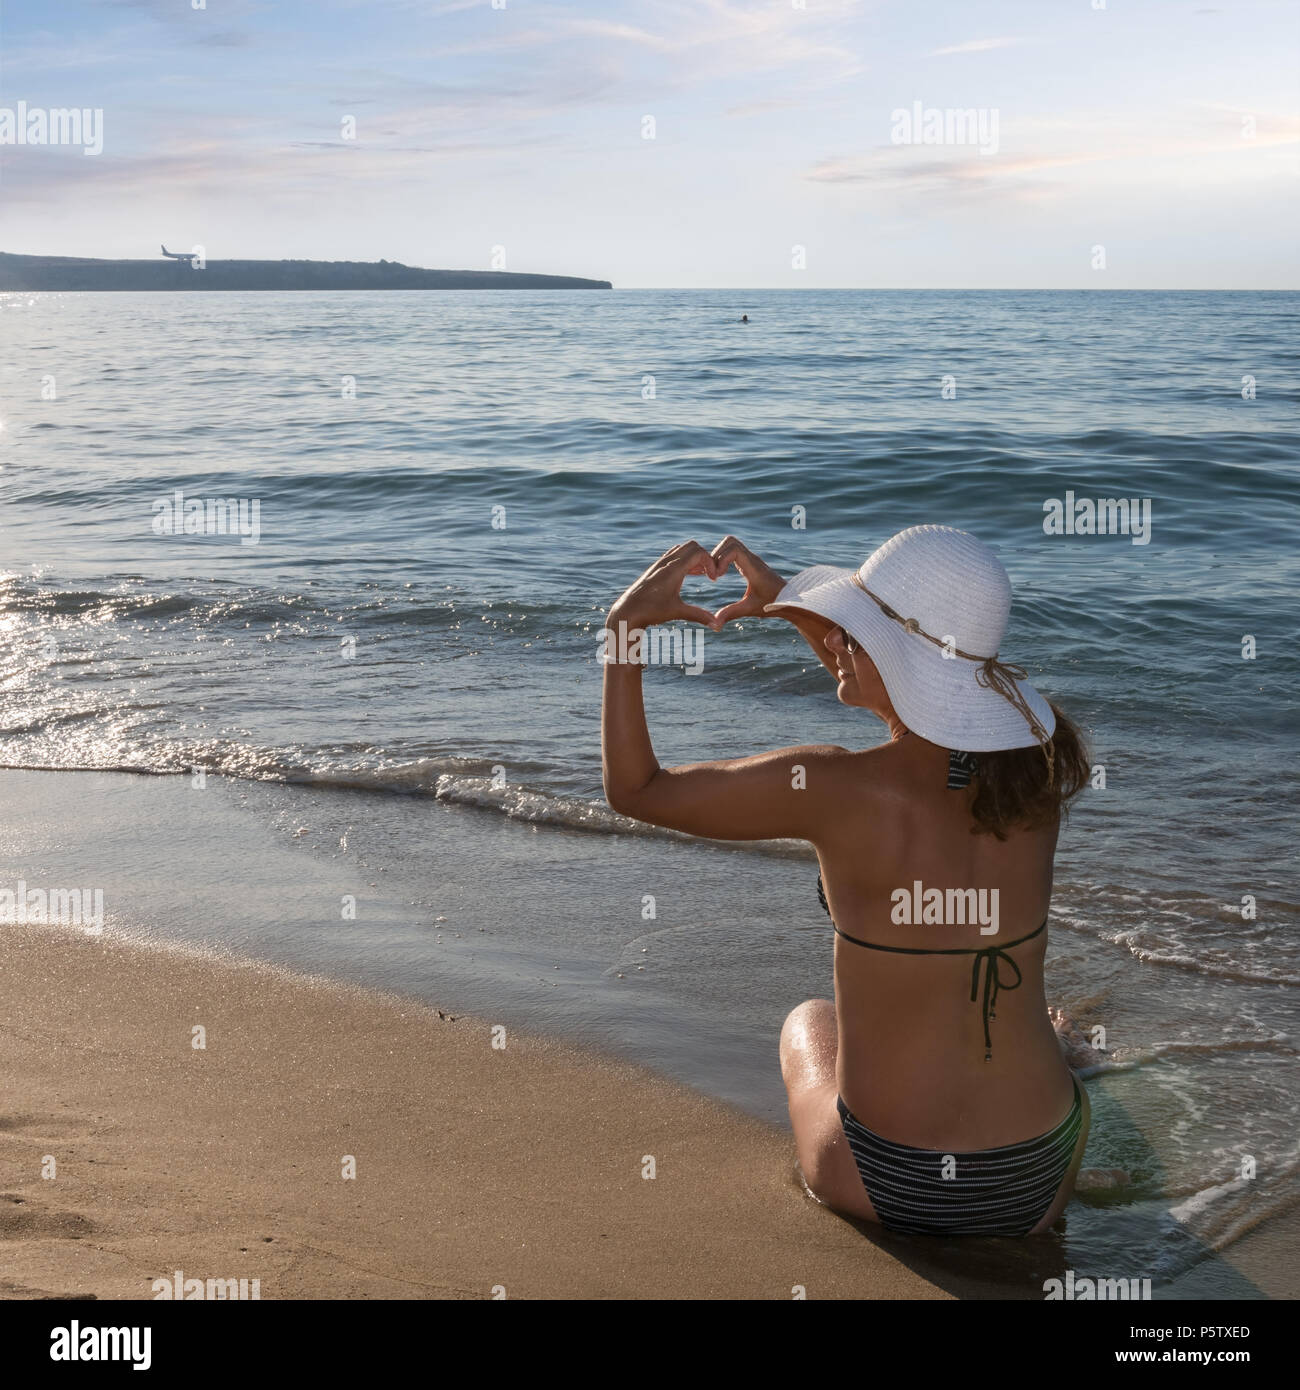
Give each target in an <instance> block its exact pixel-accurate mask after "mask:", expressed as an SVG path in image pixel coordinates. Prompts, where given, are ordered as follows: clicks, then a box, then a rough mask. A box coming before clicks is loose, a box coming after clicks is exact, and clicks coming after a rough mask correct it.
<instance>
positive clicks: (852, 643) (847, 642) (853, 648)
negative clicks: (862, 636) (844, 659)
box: [840, 627, 862, 656]
mask: <svg viewBox="0 0 1300 1390" xmlns="http://www.w3.org/2000/svg"><path fill="white" fill-rule="evenodd" d="M840 636H841V637H842V638H843V639H844V650H845V651H846V652H848V654H849V655H850V656H857V654H858V653H859V652H860V651H861V650H862V643H861V642H859V641H858V639H857V638H856V637H854V636H853V635H852V634H851V633H850V632H849V630H848V628H846V627H842V628H840Z"/></svg>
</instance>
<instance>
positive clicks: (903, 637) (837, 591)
mask: <svg viewBox="0 0 1300 1390" xmlns="http://www.w3.org/2000/svg"><path fill="white" fill-rule="evenodd" d="M856 574H857V571H856V570H849V569H840V568H838V567H837V566H835V565H813V566H811V567H810V568H809V569H806V570H801V571H800V572H799V573H798V574H796V575H795V577H794V578H793V579H791V580H790V581H789V582H788V583H787V584H786V585H785V587H784V588H783V589H782V590H781V592H780V593H779V594H778V595H777V597H776V599H775V601H774V602H772V603H769V604H768V605H767V608H766V610H765V611H767V612H769V613H770V612H772V610H773V609H777V608H802V609H805V610H806V611H808V612H809V613H816V614H817V615H818V616H819V617H822V618H828V619H829V620H830V621H831V622H833V623H837V624H838V625H839V626H840V627H842V628H843V629H844V630H845V631H846V632H848V633H850V634H852V636H854V637H855V638H857V640H858V641H859V642H860V643H861V644H862V646H863V648H864V649H865V650H866V653H867V655H868V656H869V657H870V658H871V659H872V661H874V662H875V664H876V669H877V670H878V671H879V672H880V679H881V680H882V681H883V682H884V685H885V690H886V692H887V693H888V695H889V699H890V703H891V704H892V705H893V706H894V709H895V710H896V711H897V713H898V717H899V718H900V719H901V720H902V721H903V723H904V724H906V725H907V727H908V728H909V729H910V730H911V731H912V732H913V733H915V734H919V735H920V736H921V737H922V738H924V739H928V740H929V741H930V742H931V743H937V744H939V745H940V746H941V747H943V748H952V749H960V750H963V751H965V752H968V753H993V752H997V751H999V750H1001V749H1005V748H1032V747H1037V745H1038V739H1037V738H1036V737H1035V736H1034V733H1033V731H1032V730H1031V729H1030V727H1029V724H1028V721H1027V720H1026V719H1025V717H1024V715H1023V714H1021V712H1020V711H1019V710H1018V709H1017V708H1016V707H1015V706H1014V705H1013V704H1012V703H1011V702H1010V701H1009V700H1008V699H1007V698H1006V697H1005V696H1003V695H999V694H998V692H997V691H996V690H991V689H988V688H986V687H985V686H982V685H979V684H978V683H977V681H976V679H975V674H976V672H977V671H978V670H979V669H980V668H979V665H978V663H976V662H974V661H970V660H968V659H966V658H965V657H959V656H952V657H946V656H944V654H943V649H942V648H940V647H937V646H936V645H935V644H934V643H933V642H930V641H928V640H927V639H926V638H924V637H922V636H921V635H920V634H919V633H914V632H908V631H907V629H906V628H905V627H904V626H903V625H902V623H900V622H896V621H895V620H894V619H893V618H887V617H886V616H885V614H884V613H883V612H882V611H881V609H880V605H879V604H878V603H876V601H875V600H874V599H873V598H871V597H870V596H869V595H868V594H866V593H864V592H863V591H862V589H861V588H859V587H858V584H857V583H856ZM944 635H945V634H943V633H936V634H935V636H937V637H940V638H942V637H943V636H944ZM1015 686H1016V688H1017V690H1019V692H1020V694H1021V695H1022V696H1023V697H1024V699H1025V702H1026V704H1027V705H1028V707H1029V708H1030V709H1031V710H1032V711H1033V713H1034V717H1035V718H1036V719H1037V720H1038V722H1039V723H1040V724H1041V725H1042V727H1043V728H1044V729H1045V730H1046V731H1047V733H1048V735H1049V736H1050V735H1051V734H1052V733H1053V732H1054V730H1055V728H1056V716H1055V715H1054V714H1053V713H1052V708H1051V706H1050V705H1049V704H1048V703H1047V701H1046V700H1045V699H1044V698H1043V696H1042V695H1040V694H1039V693H1038V691H1037V690H1035V689H1034V687H1033V686H1032V685H1030V684H1029V682H1028V681H1016V682H1015Z"/></svg>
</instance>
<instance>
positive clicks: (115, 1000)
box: [0, 926, 977, 1299]
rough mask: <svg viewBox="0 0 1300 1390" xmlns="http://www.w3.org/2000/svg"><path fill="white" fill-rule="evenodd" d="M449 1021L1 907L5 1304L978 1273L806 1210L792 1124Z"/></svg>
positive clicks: (787, 1286)
mask: <svg viewBox="0 0 1300 1390" xmlns="http://www.w3.org/2000/svg"><path fill="white" fill-rule="evenodd" d="M444 1015H445V1016H440V1015H439V1012H438V1010H437V1009H436V1008H427V1007H425V1006H423V1005H420V1004H415V1003H412V1002H409V1001H406V1000H403V999H399V998H396V997H394V996H386V995H381V994H377V993H373V992H367V991H362V990H357V989H352V988H348V987H345V986H339V985H337V984H333V983H326V982H324V981H322V980H318V979H313V978H310V977H306V976H299V975H293V974H290V973H288V972H285V971H280V970H276V969H272V968H267V967H264V966H254V965H251V964H245V963H241V962H236V961H230V960H227V959H223V958H218V957H215V956H207V955H203V954H199V953H194V952H189V951H181V950H170V949H151V948H148V947H143V946H140V945H137V944H131V943H125V942H123V941H121V940H120V939H118V938H115V937H114V936H112V935H111V934H109V933H105V934H103V935H98V936H94V935H87V934H84V933H81V932H78V931H76V930H70V929H59V928H52V927H46V926H6V927H5V928H4V929H3V931H0V1034H2V1035H3V1048H2V1054H3V1063H2V1064H0V1065H2V1067H3V1075H4V1086H3V1094H4V1098H5V1099H4V1105H3V1111H2V1112H0V1252H2V1255H0V1266H2V1268H3V1274H2V1275H0V1296H3V1297H8V1298H41V1297H48V1296H59V1297H84V1296H87V1295H93V1296H95V1297H98V1298H112V1299H146V1298H152V1297H154V1296H155V1291H154V1287H153V1283H154V1281H155V1280H157V1279H160V1278H163V1277H171V1276H172V1275H173V1274H174V1272H175V1271H177V1270H180V1271H183V1273H184V1276H185V1277H186V1278H197V1279H204V1280H207V1279H209V1278H212V1279H248V1280H250V1281H251V1280H254V1279H256V1280H259V1281H260V1285H259V1292H260V1296H261V1297H262V1298H263V1299H272V1298H281V1299H283V1298H412V1297H415V1298H491V1297H494V1296H497V1297H500V1296H502V1291H504V1296H505V1297H508V1298H539V1297H553V1298H558V1297H565V1298H575V1297H578V1298H775V1299H789V1298H792V1297H796V1296H798V1291H799V1290H800V1289H802V1290H804V1291H805V1292H806V1296H807V1297H808V1298H840V1297H854V1298H944V1297H948V1296H950V1295H951V1294H952V1293H954V1292H955V1293H959V1294H960V1293H966V1294H970V1293H975V1292H977V1289H976V1288H975V1287H973V1286H972V1287H970V1288H967V1289H960V1288H954V1287H952V1286H951V1284H949V1285H948V1287H947V1288H945V1289H941V1288H939V1287H938V1286H937V1285H936V1284H935V1283H933V1282H931V1281H929V1280H928V1279H926V1278H925V1277H923V1276H922V1275H921V1274H919V1273H917V1272H915V1271H914V1269H913V1268H909V1267H908V1265H907V1264H905V1263H903V1262H902V1261H900V1260H899V1259H896V1258H895V1257H894V1256H893V1255H891V1254H889V1253H887V1252H886V1250H885V1249H883V1248H881V1247H880V1246H879V1245H877V1244H876V1243H874V1242H873V1241H872V1240H870V1239H868V1238H867V1237H865V1236H864V1235H863V1234H861V1233H860V1232H859V1231H858V1230H857V1229H855V1228H854V1227H853V1226H851V1225H849V1224H847V1223H845V1222H843V1221H841V1220H839V1219H838V1218H837V1217H835V1216H834V1215H832V1214H831V1213H829V1212H827V1211H825V1210H824V1209H820V1208H818V1207H817V1206H816V1205H815V1204H813V1203H812V1202H811V1201H809V1200H808V1199H807V1198H806V1197H805V1196H804V1195H803V1193H802V1191H801V1190H800V1188H799V1186H798V1183H797V1180H796V1178H795V1176H794V1170H793V1144H792V1141H791V1140H790V1139H789V1137H788V1135H785V1134H782V1133H781V1132H780V1131H778V1130H776V1129H774V1128H772V1127H769V1126H767V1125H764V1124H762V1123H760V1122H758V1121H755V1120H752V1119H750V1118H748V1117H746V1116H744V1115H742V1114H741V1113H740V1112H739V1111H736V1110H733V1109H731V1108H729V1107H726V1106H723V1105H721V1104H719V1103H717V1102H714V1101H712V1100H710V1099H708V1098H706V1097H704V1096H702V1095H700V1094H698V1093H696V1092H693V1091H690V1090H688V1089H686V1088H684V1087H680V1086H677V1085H675V1084H673V1083H671V1082H667V1081H664V1080H662V1079H660V1078H658V1077H656V1076H653V1075H651V1074H650V1073H647V1072H645V1071H642V1070H640V1069H638V1068H635V1067H632V1066H628V1065H625V1064H621V1063H618V1062H612V1061H608V1060H605V1059H602V1058H599V1057H595V1056H591V1055H587V1054H584V1053H582V1052H580V1051H578V1050H576V1049H574V1048H572V1047H569V1046H567V1045H561V1044H558V1043H555V1042H551V1041H545V1040H540V1039H537V1038H532V1037H527V1036H524V1035H521V1034H518V1033H516V1032H514V1031H513V1030H510V1031H508V1032H507V1033H506V1034H505V1036H504V1043H505V1046H504V1047H494V1046H493V1032H492V1022H491V1020H478V1019H473V1018H468V1017H463V1016H461V1015H455V1016H454V1018H453V1016H452V1015H450V1014H447V1013H446V1011H445V1010H444ZM196 1028H202V1029H203V1030H204V1031H203V1033H202V1034H196V1033H195V1032H194V1030H195V1029H196ZM196 1037H198V1038H200V1039H201V1040H202V1041H203V1042H204V1044H205V1045H204V1046H203V1047H202V1048H196V1047H195V1046H193V1042H194V1040H195V1038H196ZM348 1156H351V1157H352V1158H353V1159H354V1160H355V1173H356V1176H355V1178H345V1177H343V1172H344V1168H345V1164H346V1163H347V1158H348ZM43 1170H44V1171H45V1172H53V1173H54V1176H53V1177H43V1176H42V1172H43ZM650 1171H653V1173H654V1176H653V1177H647V1176H643V1174H645V1173H649V1172H650ZM250 1288H251V1284H250Z"/></svg>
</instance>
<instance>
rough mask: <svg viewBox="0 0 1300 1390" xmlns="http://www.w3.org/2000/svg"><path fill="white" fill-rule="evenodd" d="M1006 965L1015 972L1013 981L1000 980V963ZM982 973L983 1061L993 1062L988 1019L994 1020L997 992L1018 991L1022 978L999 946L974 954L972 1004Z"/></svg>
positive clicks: (1016, 966) (971, 984) (1018, 969)
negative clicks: (982, 973) (1004, 990)
mask: <svg viewBox="0 0 1300 1390" xmlns="http://www.w3.org/2000/svg"><path fill="white" fill-rule="evenodd" d="M1003 961H1006V963H1007V964H1008V965H1009V966H1010V967H1011V968H1012V970H1014V971H1015V972H1016V978H1015V979H1014V980H1004V979H1002V962H1003ZM981 970H983V971H984V1060H985V1061H986V1062H991V1061H992V1060H993V1039H992V1037H991V1036H990V1034H989V1019H991V1018H996V1017H997V1014H996V1013H995V1012H994V1010H995V1008H996V1007H997V1002H998V990H1000V989H1018V988H1019V987H1020V984H1021V982H1022V981H1023V980H1024V978H1025V977H1024V976H1023V975H1022V974H1021V973H1020V967H1019V966H1018V965H1017V964H1016V962H1015V958H1014V957H1013V956H1009V955H1007V953H1006V952H1005V951H1004V950H1003V949H1002V948H1001V947H1000V946H989V947H987V948H986V949H985V950H983V951H976V952H975V959H974V960H973V961H972V962H971V972H970V1001H971V1003H972V1004H973V1003H974V1002H975V1000H976V999H977V998H978V997H979V985H980V971H981Z"/></svg>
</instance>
